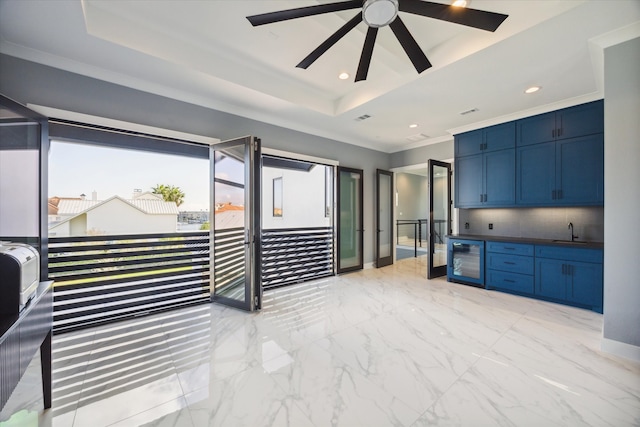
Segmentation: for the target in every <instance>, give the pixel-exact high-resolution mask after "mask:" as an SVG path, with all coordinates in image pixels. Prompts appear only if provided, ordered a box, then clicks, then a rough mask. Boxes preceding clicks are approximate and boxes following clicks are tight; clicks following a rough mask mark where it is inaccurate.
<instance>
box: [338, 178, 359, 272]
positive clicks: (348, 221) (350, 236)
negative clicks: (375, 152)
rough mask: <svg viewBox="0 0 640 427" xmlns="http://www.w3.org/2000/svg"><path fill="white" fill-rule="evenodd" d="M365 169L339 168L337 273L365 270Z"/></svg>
mask: <svg viewBox="0 0 640 427" xmlns="http://www.w3.org/2000/svg"><path fill="white" fill-rule="evenodd" d="M362 225H363V214H362V170H361V169H351V168H345V167H342V166H339V167H338V273H346V272H348V271H354V270H361V269H362V267H363V254H362V253H363V243H362V237H363V232H364V230H363V229H362Z"/></svg>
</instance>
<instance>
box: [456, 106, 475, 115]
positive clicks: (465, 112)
mask: <svg viewBox="0 0 640 427" xmlns="http://www.w3.org/2000/svg"><path fill="white" fill-rule="evenodd" d="M476 111H478V109H477V108H472V109H470V110H467V111H463V112H462V113H460V115H461V116H466V115H467V114H471V113H475V112H476Z"/></svg>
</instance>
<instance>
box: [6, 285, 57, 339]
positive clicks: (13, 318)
mask: <svg viewBox="0 0 640 427" xmlns="http://www.w3.org/2000/svg"><path fill="white" fill-rule="evenodd" d="M52 287H53V281H52V280H47V281H45V282H40V284H39V285H38V289H37V290H36V294H35V295H34V296H33V298H31V300H30V301H29V302H28V303H27V305H26V306H25V307H24V308H23V309H22V311H21V312H20V313H18V314H3V313H0V341H4V337H5V335H8V334H9V332H11V330H13V328H14V326H15V325H16V323H17V321H18V319H19V318H20V317H21V316H25V315H26V314H27V313H29V311H31V309H32V308H33V306H35V305H36V303H37V302H38V300H39V299H40V298H42V296H43V295H44V294H46V293H47V292H49V291H50V290H51V288H52Z"/></svg>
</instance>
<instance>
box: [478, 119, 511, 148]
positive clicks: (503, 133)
mask: <svg viewBox="0 0 640 427" xmlns="http://www.w3.org/2000/svg"><path fill="white" fill-rule="evenodd" d="M515 146H516V122H507V123H502V124H499V125H495V126H490V127H488V128H485V129H484V150H483V151H485V152H487V151H497V150H504V149H507V148H514V147H515Z"/></svg>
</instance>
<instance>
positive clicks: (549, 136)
mask: <svg viewBox="0 0 640 427" xmlns="http://www.w3.org/2000/svg"><path fill="white" fill-rule="evenodd" d="M516 128H517V134H516V135H517V145H518V146H519V147H520V146H523V145H531V144H540V143H541V142H547V141H553V140H555V134H556V132H555V128H556V113H555V112H551V113H545V114H539V115H537V116H533V117H527V118H526V119H522V120H518V122H517V125H516Z"/></svg>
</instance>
